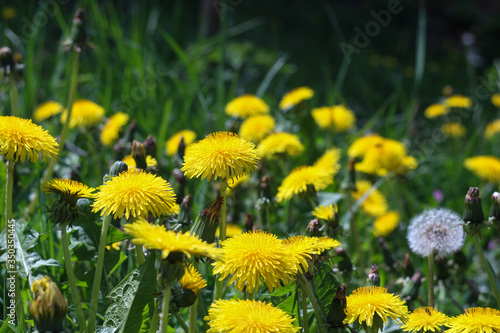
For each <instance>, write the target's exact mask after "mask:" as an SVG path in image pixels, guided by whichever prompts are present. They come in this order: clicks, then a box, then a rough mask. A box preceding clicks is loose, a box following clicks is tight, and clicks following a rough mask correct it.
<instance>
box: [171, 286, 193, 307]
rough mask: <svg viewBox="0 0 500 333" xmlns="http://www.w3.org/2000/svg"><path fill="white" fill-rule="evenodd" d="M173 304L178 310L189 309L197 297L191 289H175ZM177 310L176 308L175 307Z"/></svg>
mask: <svg viewBox="0 0 500 333" xmlns="http://www.w3.org/2000/svg"><path fill="white" fill-rule="evenodd" d="M172 296H173V300H172V301H173V302H174V303H175V305H176V306H177V308H187V307H190V306H191V305H193V304H194V302H195V301H196V297H197V295H196V294H195V293H194V292H193V291H192V290H190V289H185V288H181V287H176V288H174V290H173V292H172ZM174 308H175V307H174Z"/></svg>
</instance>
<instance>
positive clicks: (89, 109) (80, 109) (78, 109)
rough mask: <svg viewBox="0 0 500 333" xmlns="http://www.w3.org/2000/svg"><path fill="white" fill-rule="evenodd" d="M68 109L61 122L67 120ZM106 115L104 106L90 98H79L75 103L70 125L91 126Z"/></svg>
mask: <svg viewBox="0 0 500 333" xmlns="http://www.w3.org/2000/svg"><path fill="white" fill-rule="evenodd" d="M67 115H68V111H67V110H64V112H63V113H62V115H61V122H62V123H64V122H66V117H67ZM103 117H104V108H103V107H102V106H100V105H98V104H96V103H94V102H92V101H90V100H88V99H79V100H76V101H75V102H74V103H73V109H72V110H71V119H70V121H69V127H71V128H73V127H77V126H78V127H91V126H94V125H96V124H97V123H99V122H100V121H101V120H102V118H103Z"/></svg>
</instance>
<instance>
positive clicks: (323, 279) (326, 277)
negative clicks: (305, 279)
mask: <svg viewBox="0 0 500 333" xmlns="http://www.w3.org/2000/svg"><path fill="white" fill-rule="evenodd" d="M317 269H318V271H317V272H316V275H315V278H314V280H315V286H314V287H315V288H314V291H315V293H316V295H317V296H318V299H319V301H320V305H323V309H325V310H326V311H327V312H328V310H329V308H330V304H331V303H332V301H333V297H334V296H335V293H336V292H337V288H338V287H339V286H340V282H339V281H338V280H337V279H336V278H335V275H334V274H333V271H332V268H331V267H330V265H328V264H326V263H324V262H322V261H320V262H319V263H318V266H317ZM325 313H326V312H325Z"/></svg>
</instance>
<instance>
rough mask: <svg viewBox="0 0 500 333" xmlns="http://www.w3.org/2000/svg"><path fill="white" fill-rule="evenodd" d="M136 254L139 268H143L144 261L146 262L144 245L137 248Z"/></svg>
mask: <svg viewBox="0 0 500 333" xmlns="http://www.w3.org/2000/svg"><path fill="white" fill-rule="evenodd" d="M135 253H136V254H137V266H141V265H142V264H144V261H146V259H145V258H144V252H143V247H142V245H136V246H135Z"/></svg>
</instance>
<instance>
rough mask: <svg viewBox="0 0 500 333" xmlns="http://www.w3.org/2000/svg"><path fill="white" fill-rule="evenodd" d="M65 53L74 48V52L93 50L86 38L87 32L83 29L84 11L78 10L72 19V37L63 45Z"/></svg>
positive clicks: (92, 45)
mask: <svg viewBox="0 0 500 333" xmlns="http://www.w3.org/2000/svg"><path fill="white" fill-rule="evenodd" d="M64 46H65V47H66V51H69V50H71V49H72V48H74V50H75V51H76V52H79V53H80V52H82V51H85V50H88V49H90V50H93V49H94V48H95V46H94V44H92V43H91V42H90V41H89V38H88V36H87V30H86V27H85V11H84V10H83V9H78V10H77V11H76V14H75V18H74V19H73V36H72V37H71V38H70V39H69V40H68V41H66V42H65V43H64Z"/></svg>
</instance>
